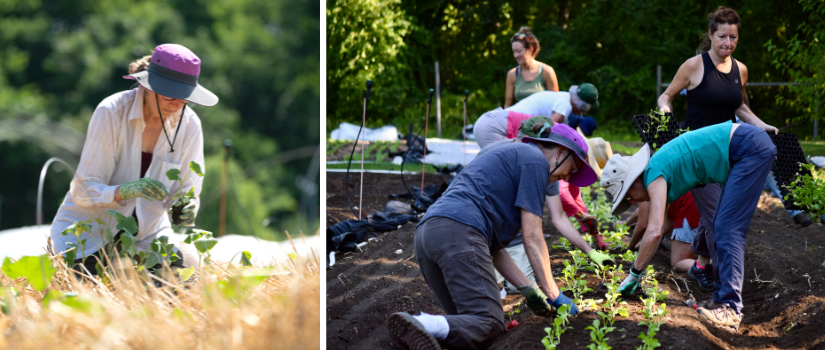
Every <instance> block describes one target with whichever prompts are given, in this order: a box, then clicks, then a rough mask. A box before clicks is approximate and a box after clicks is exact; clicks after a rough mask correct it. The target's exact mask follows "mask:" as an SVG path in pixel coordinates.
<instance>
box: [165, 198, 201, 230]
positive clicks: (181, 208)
mask: <svg viewBox="0 0 825 350" xmlns="http://www.w3.org/2000/svg"><path fill="white" fill-rule="evenodd" d="M197 213H198V201H197V200H196V199H191V198H189V197H186V196H181V197H178V199H177V200H176V201H175V204H172V207H171V208H169V217H171V218H172V223H173V224H175V225H183V226H193V225H195V215H197Z"/></svg>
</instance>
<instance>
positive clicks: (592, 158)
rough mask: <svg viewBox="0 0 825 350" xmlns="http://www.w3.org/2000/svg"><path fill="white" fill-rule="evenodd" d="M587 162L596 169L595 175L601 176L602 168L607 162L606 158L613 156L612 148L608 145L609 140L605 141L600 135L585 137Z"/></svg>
mask: <svg viewBox="0 0 825 350" xmlns="http://www.w3.org/2000/svg"><path fill="white" fill-rule="evenodd" d="M587 147H588V148H590V149H589V150H588V151H587V162H588V163H590V167H591V168H593V170H595V171H596V175H598V176H599V177H601V176H602V169H603V168H604V166H605V165H606V164H607V160H608V159H610V157H612V156H613V149H612V148H611V147H610V142H607V141H605V140H604V139H603V138H601V137H593V138H589V139H587Z"/></svg>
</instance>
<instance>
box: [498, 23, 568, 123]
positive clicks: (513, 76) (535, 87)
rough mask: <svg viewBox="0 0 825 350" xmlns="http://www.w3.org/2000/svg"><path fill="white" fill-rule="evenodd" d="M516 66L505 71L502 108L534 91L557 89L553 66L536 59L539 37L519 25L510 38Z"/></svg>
mask: <svg viewBox="0 0 825 350" xmlns="http://www.w3.org/2000/svg"><path fill="white" fill-rule="evenodd" d="M510 43H511V45H512V48H513V57H515V59H516V62H518V66H517V67H516V68H513V69H511V70H510V71H509V72H507V89H506V91H507V92H506V95H505V98H504V108H508V107H510V106H512V105H514V104H516V102H518V101H520V100H523V99H524V98H526V97H527V96H530V95H532V94H534V93H536V92H541V91H556V92H558V91H559V81H558V79H556V71H554V70H553V67H550V66H549V65H546V64H544V63H541V62H539V61H536V55H538V54H539V50H540V49H541V47H540V46H539V39H537V38H536V36H535V35H533V32H532V31H531V30H530V27H521V29H520V30H519V32H518V33H516V34H515V35H513V37H512V38H511V39H510Z"/></svg>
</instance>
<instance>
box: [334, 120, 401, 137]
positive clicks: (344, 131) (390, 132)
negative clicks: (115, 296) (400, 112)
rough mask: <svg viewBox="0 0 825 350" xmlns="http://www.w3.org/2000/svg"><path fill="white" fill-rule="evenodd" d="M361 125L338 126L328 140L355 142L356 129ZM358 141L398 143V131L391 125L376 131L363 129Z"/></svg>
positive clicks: (344, 124) (345, 124)
mask: <svg viewBox="0 0 825 350" xmlns="http://www.w3.org/2000/svg"><path fill="white" fill-rule="evenodd" d="M360 127H361V125H355V124H350V123H341V124H338V129H335V130H332V133H330V135H329V138H331V139H333V140H355V138H356V137H358V129H359V128H360ZM362 136H363V137H361V138H359V140H366V141H398V129H397V128H396V127H394V126H392V125H386V126H382V127H380V128H378V129H370V128H364V135H362Z"/></svg>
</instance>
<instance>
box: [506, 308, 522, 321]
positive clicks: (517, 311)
mask: <svg viewBox="0 0 825 350" xmlns="http://www.w3.org/2000/svg"><path fill="white" fill-rule="evenodd" d="M520 313H521V310H516V311H512V312H508V313H506V314H505V315H507V319H508V320H510V321H512V320H513V315H518V314H520Z"/></svg>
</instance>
